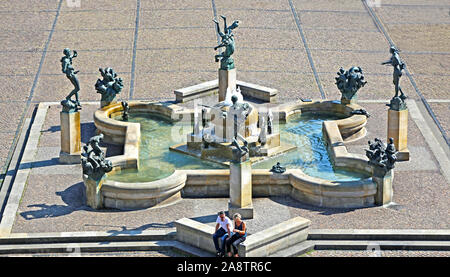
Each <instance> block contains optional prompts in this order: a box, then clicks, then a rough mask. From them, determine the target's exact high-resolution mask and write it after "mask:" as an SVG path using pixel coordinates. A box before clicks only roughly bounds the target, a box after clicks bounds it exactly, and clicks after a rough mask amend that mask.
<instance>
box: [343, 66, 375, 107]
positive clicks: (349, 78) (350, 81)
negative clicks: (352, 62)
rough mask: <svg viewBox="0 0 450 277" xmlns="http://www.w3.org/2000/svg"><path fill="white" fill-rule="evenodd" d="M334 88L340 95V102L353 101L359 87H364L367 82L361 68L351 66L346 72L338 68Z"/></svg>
mask: <svg viewBox="0 0 450 277" xmlns="http://www.w3.org/2000/svg"><path fill="white" fill-rule="evenodd" d="M337 74H338V76H337V77H336V78H335V79H336V83H335V84H336V86H337V88H338V89H339V91H340V92H341V93H342V97H341V101H342V100H347V101H350V100H353V99H354V98H355V97H356V93H357V92H358V90H359V89H360V88H361V87H364V85H365V84H367V82H366V81H365V80H364V74H363V70H362V68H361V67H357V66H353V67H351V68H350V69H349V70H348V71H345V70H344V68H342V67H341V68H340V69H339V71H338V72H337Z"/></svg>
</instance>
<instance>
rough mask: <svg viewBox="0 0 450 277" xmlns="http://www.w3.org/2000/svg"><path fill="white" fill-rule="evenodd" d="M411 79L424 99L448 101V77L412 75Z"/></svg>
mask: <svg viewBox="0 0 450 277" xmlns="http://www.w3.org/2000/svg"><path fill="white" fill-rule="evenodd" d="M413 78H414V80H415V82H416V84H417V87H418V88H419V90H420V92H421V93H422V94H423V95H424V96H425V97H426V99H447V100H449V99H450V76H433V75H427V76H425V75H414V76H413Z"/></svg>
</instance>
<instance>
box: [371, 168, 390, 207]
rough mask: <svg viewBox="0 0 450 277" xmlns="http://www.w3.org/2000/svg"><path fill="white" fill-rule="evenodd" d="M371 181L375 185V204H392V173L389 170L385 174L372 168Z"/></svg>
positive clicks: (382, 170) (379, 169)
mask: <svg viewBox="0 0 450 277" xmlns="http://www.w3.org/2000/svg"><path fill="white" fill-rule="evenodd" d="M372 180H373V181H374V182H375V183H376V184H377V193H376V195H375V204H376V205H380V206H382V205H386V204H388V203H390V202H392V197H393V195H394V190H393V188H392V182H393V180H394V171H393V170H392V169H391V170H389V171H388V172H385V170H384V169H382V168H379V167H374V172H373V176H372Z"/></svg>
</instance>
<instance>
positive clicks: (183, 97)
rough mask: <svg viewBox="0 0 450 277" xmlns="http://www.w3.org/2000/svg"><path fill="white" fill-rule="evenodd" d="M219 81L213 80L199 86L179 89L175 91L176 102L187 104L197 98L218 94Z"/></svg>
mask: <svg viewBox="0 0 450 277" xmlns="http://www.w3.org/2000/svg"><path fill="white" fill-rule="evenodd" d="M218 82H219V81H218V80H217V79H216V80H212V81H208V82H204V83H200V84H198V85H194V86H190V87H186V88H182V89H177V90H175V91H174V93H175V97H176V102H187V101H190V100H193V99H196V98H200V97H204V96H207V95H210V94H214V93H216V92H217V88H218V86H219V83H218Z"/></svg>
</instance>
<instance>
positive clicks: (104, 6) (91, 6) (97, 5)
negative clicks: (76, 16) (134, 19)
mask: <svg viewBox="0 0 450 277" xmlns="http://www.w3.org/2000/svg"><path fill="white" fill-rule="evenodd" d="M72 1H73V2H75V1H74V0H72ZM85 10H96V11H99V12H104V11H110V10H115V11H121V10H125V11H129V10H134V11H135V10H136V1H108V0H95V1H90V0H88V1H86V0H81V3H80V7H76V6H74V5H68V2H66V0H65V1H63V3H62V5H61V11H64V12H74V13H76V12H82V11H85Z"/></svg>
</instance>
